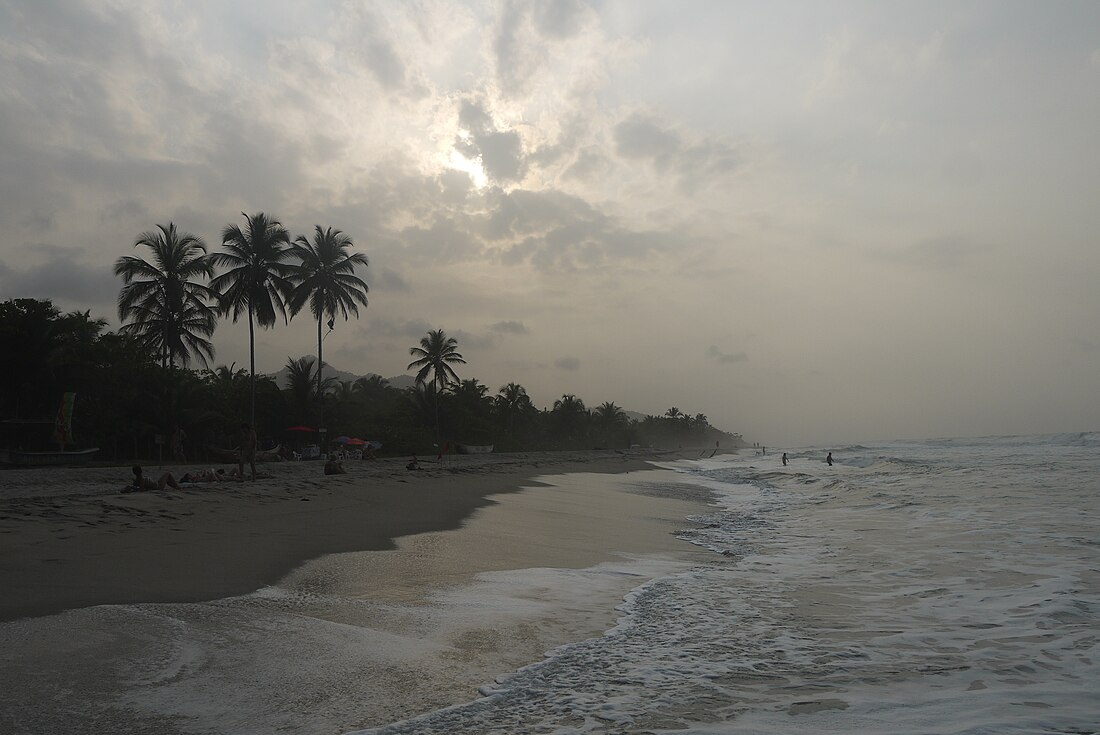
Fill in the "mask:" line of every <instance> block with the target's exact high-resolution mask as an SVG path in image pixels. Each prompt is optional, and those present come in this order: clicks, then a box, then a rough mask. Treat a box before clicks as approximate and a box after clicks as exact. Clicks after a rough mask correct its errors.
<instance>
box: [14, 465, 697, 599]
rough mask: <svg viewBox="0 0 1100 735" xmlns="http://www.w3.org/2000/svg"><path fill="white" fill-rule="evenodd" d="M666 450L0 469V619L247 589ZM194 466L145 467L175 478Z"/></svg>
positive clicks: (447, 526) (223, 594) (178, 472)
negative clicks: (214, 466) (214, 473)
mask: <svg viewBox="0 0 1100 735" xmlns="http://www.w3.org/2000/svg"><path fill="white" fill-rule="evenodd" d="M670 456H679V455H678V454H670V453H667V452H634V453H616V452H610V451H590V452H577V451H573V452H530V453H515V454H497V455H482V456H478V455H465V456H455V457H448V458H446V459H445V463H444V464H443V465H442V466H437V465H436V464H435V463H432V462H424V463H423V466H424V467H425V469H424V470H421V471H418V472H409V471H407V470H405V468H404V463H405V461H406V460H405V459H403V458H402V459H385V460H379V461H374V462H349V463H347V464H346V467H347V469H348V474H346V475H331V476H325V475H324V474H323V473H322V469H323V465H322V464H321V463H320V462H281V463H265V464H261V465H259V466H258V471H259V472H260V474H261V476H263V475H267V477H266V478H264V477H261V479H259V480H257V481H256V482H254V483H253V482H246V483H236V482H220V483H199V484H194V485H185V487H184V489H183V490H182V491H175V490H171V489H166V490H164V491H155V492H143V493H131V494H122V493H120V490H121V488H122V487H123V486H125V485H126V484H127V482H128V478H129V471H128V468H127V467H106V468H102V467H97V468H42V469H34V470H7V471H5V472H4V473H2V474H0V586H2V587H3V588H4V589H5V591H6V594H5V595H4V596H2V597H0V621H7V620H15V619H18V618H22V617H34V616H40V615H49V614H54V613H58V612H61V611H64V610H69V609H74V608H81V607H88V606H92V605H101V604H126V603H138V602H198V601H202V600H213V599H219V598H224V597H231V596H234V595H240V594H247V593H249V592H252V591H254V590H257V589H260V588H263V587H265V586H267V585H270V584H273V583H275V582H276V581H278V580H279V579H281V578H282V577H283V576H284V575H286V574H288V573H289V572H291V570H293V569H294V568H295V567H297V566H299V565H300V564H302V563H304V562H306V561H308V560H310V559H315V558H318V557H320V556H323V555H326V554H337V553H343V552H350V551H370V550H381V549H392V548H394V539H396V538H399V537H402V536H408V535H413V534H418V533H424V532H428V531H440V530H446V529H452V528H457V527H458V526H460V525H461V524H462V522H463V520H464V519H466V518H468V517H469V516H470V514H471V513H473V512H474V511H476V510H477V509H478V508H481V507H483V506H485V505H487V504H489V503H492V502H493V501H492V500H490V499H489V498H490V496H493V495H497V494H500V493H509V492H515V491H517V490H519V489H520V488H521V487H522V486H524V485H525V484H531V483H532V482H533V478H535V477H537V476H538V475H544V474H550V473H553V474H564V473H570V472H595V473H605V474H609V473H619V472H628V471H631V470H638V469H644V468H647V467H649V465H648V464H647V463H646V460H647V459H654V458H665V459H667V458H669V457H670ZM196 467H197V466H195V465H190V466H178V465H165V466H164V468H163V469H161V468H156V469H154V468H152V467H147V470H146V471H147V473H148V474H149V475H150V476H153V477H156V476H157V475H158V474H159V473H160V472H162V471H167V472H172V473H173V474H174V475H175V476H176V477H177V478H178V477H180V476H182V474H183V473H184V472H186V471H187V470H188V469H195V468H196Z"/></svg>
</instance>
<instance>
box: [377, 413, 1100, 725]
mask: <svg viewBox="0 0 1100 735" xmlns="http://www.w3.org/2000/svg"><path fill="white" fill-rule="evenodd" d="M830 449H831V451H832V452H833V456H834V459H835V460H836V464H835V465H834V466H832V467H830V466H828V465H826V464H825V462H824V457H825V454H826V452H827V451H829V450H830ZM788 457H789V459H790V465H789V466H787V467H783V466H782V465H781V464H780V460H779V456H778V454H775V455H772V454H769V455H768V456H766V457H765V456H759V455H747V454H742V455H740V456H732V455H723V456H718V457H715V458H713V459H701V460H698V461H680V462H674V463H669V464H667V465H664V470H672V471H673V472H674V473H675V475H674V476H673V478H674V479H672V480H669V479H668V478H669V473H668V472H667V471H655V472H653V473H646V472H641V473H634V474H632V475H631V476H630V481H631V482H633V483H635V484H636V485H637V486H638V488H637V489H638V490H639V491H641V492H647V493H654V492H657V493H667V494H671V495H675V494H677V493H681V492H683V489H684V488H685V487H694V488H698V487H700V486H701V487H705V488H707V489H708V490H709V491H710V492H711V493H712V494H713V502H714V506H713V510H712V511H711V512H708V513H706V514H704V515H700V516H697V517H693V518H691V519H690V523H685V529H684V531H683V532H682V533H681V534H680V535H681V537H682V538H684V539H686V540H688V541H690V542H691V543H692V544H695V545H697V546H698V547H700V548H703V549H706V550H707V551H708V552H710V553H708V554H705V555H703V556H702V557H701V560H700V561H698V562H697V563H693V564H692V565H691V566H690V568H687V569H677V570H676V571H674V572H672V573H669V574H666V575H664V576H659V577H658V578H656V579H653V580H652V581H649V582H647V583H645V584H643V585H641V586H639V587H637V588H636V589H634V590H633V591H631V592H630V594H629V595H627V596H626V598H625V599H624V600H623V602H622V604H621V607H620V608H619V613H620V618H619V621H618V624H617V625H616V626H615V627H614V628H612V629H611V630H609V631H607V632H606V633H605V634H603V635H601V636H598V637H593V638H589V639H587V640H582V641H578V642H575V643H571V644H568V645H565V646H562V647H560V648H557V649H555V650H553V651H550V652H548V653H547V656H546V658H545V659H543V660H542V661H539V662H538V663H535V664H532V665H529V666H527V667H525V668H522V669H520V670H518V671H516V672H514V673H511V674H509V675H506V676H502V677H500V678H499V679H498V680H497V681H495V682H487V683H486V685H485V686H483V687H482V689H481V695H482V697H481V698H479V699H477V700H476V701H473V702H471V703H469V704H465V705H459V706H455V707H450V708H447V709H443V710H440V711H436V712H431V713H428V714H424V715H422V716H419V717H416V718H413V719H411V720H407V721H403V722H398V723H394V724H390V725H387V726H385V727H381V728H376V729H371V730H364V731H362V732H363V733H379V734H382V733H385V734H394V735H396V734H397V733H418V734H420V735H423V734H426V733H502V734H503V733H508V734H520V733H554V734H555V735H572V734H579V733H699V734H706V735H715V734H719V733H730V734H732V733H738V734H743V733H768V734H771V733H790V732H817V733H833V732H836V733H851V732H859V733H890V734H891V735H901V734H903V733H953V734H959V733H968V734H974V735H977V734H979V733H1096V732H1100V648H1098V645H1097V642H1098V636H1100V433H1086V434H1066V435H1057V436H1037V437H996V438H982V439H943V440H932V441H925V442H889V443H877V444H867V445H858V446H847V447H831V448H824V447H822V448H809V449H799V450H788Z"/></svg>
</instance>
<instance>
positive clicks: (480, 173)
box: [447, 150, 489, 189]
mask: <svg viewBox="0 0 1100 735" xmlns="http://www.w3.org/2000/svg"><path fill="white" fill-rule="evenodd" d="M447 165H448V166H450V167H451V168H453V169H455V170H456V171H463V172H465V173H466V174H467V175H468V176H469V177H470V181H472V182H473V184H474V186H475V187H476V188H478V189H484V188H485V187H486V186H487V185H488V184H489V177H488V176H486V175H485V169H484V168H482V166H481V159H480V158H467V157H466V156H464V155H462V154H461V153H459V152H458V151H456V150H452V151H451V159H450V161H449V162H448V164H447Z"/></svg>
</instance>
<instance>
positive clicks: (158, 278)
mask: <svg viewBox="0 0 1100 735" xmlns="http://www.w3.org/2000/svg"><path fill="white" fill-rule="evenodd" d="M139 245H142V246H145V247H147V248H149V249H150V250H151V251H152V254H153V258H152V262H149V261H148V260H145V259H144V258H139V257H137V256H133V255H125V256H123V257H121V258H119V259H118V260H117V261H115V269H114V271H115V275H116V276H122V280H123V282H124V284H125V285H124V286H123V287H122V290H121V291H119V294H118V315H119V318H120V319H121V320H122V321H123V322H127V321H129V323H128V324H124V325H123V327H122V330H121V331H122V332H124V333H126V334H129V335H131V336H133V337H136V338H137V339H138V340H139V341H140V342H141V343H142V344H144V345H145V346H146V347H147V348H148V349H149V350H151V351H152V352H153V353H154V354H155V355H157V359H158V360H159V361H160V363H161V364H162V365H164V366H166V367H167V366H173V365H175V364H176V363H177V362H179V363H181V364H182V365H184V366H187V365H190V363H191V356H192V355H195V356H196V357H198V359H199V361H200V362H201V363H202V364H203V366H206V364H207V360H208V359H212V358H213V357H214V346H213V344H211V342H210V340H209V339H207V337H209V336H210V335H212V334H213V333H214V328H215V327H216V326H217V323H218V319H217V311H216V309H215V308H214V307H213V306H212V305H211V304H210V303H209V302H215V303H216V302H217V299H218V295H217V293H216V292H215V291H214V290H213V289H212V288H211V287H210V286H208V285H206V284H203V283H200V282H199V280H197V279H203V280H205V279H208V278H210V277H212V276H213V275H214V262H213V259H212V258H211V256H209V255H207V252H206V243H204V242H203V241H202V239H201V238H199V237H196V236H194V235H192V234H191V233H189V232H180V231H179V230H177V229H176V225H175V224H174V223H172V222H169V223H168V224H167V225H157V231H153V230H149V231H147V232H143V233H142V234H141V235H140V236H139V237H138V238H137V240H135V241H134V247H135V248H136V247H138V246H139Z"/></svg>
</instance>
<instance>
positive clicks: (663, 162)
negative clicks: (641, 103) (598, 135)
mask: <svg viewBox="0 0 1100 735" xmlns="http://www.w3.org/2000/svg"><path fill="white" fill-rule="evenodd" d="M614 139H615V152H616V153H618V154H619V156H621V157H623V158H626V159H628V160H640V161H648V162H650V163H651V164H652V165H653V167H654V168H655V169H656V170H657V171H658V172H659V173H662V174H667V175H670V176H673V177H674V178H675V180H676V184H677V186H678V187H679V188H680V190H681V191H682V192H683V193H686V194H691V193H694V192H696V191H698V190H699V189H701V188H704V187H706V186H707V185H709V184H711V183H713V182H714V180H715V179H717V178H720V177H722V176H725V175H728V174H730V173H733V172H734V171H735V170H736V169H737V168H738V167H739V166H740V164H741V156H740V154H739V153H738V152H737V150H735V149H734V148H732V147H730V146H729V145H727V144H725V143H722V142H720V141H717V140H711V139H704V140H699V141H687V140H685V139H684V137H683V136H682V135H681V134H680V133H679V131H677V130H674V129H672V128H668V127H665V126H663V125H662V124H660V122H659V121H657V120H656V119H654V118H651V117H648V116H645V115H642V114H640V113H635V114H633V115H631V116H630V117H628V118H626V119H625V120H623V121H621V122H620V123H619V124H618V125H616V126H615V129H614Z"/></svg>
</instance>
